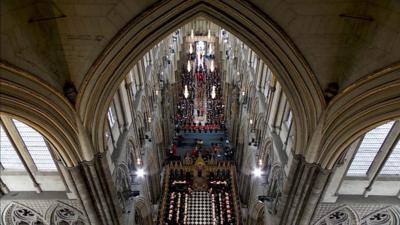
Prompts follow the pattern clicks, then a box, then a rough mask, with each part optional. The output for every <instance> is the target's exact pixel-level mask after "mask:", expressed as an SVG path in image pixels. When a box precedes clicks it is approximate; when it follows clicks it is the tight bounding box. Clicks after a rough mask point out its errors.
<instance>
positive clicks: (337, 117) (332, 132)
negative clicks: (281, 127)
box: [296, 64, 400, 168]
mask: <svg viewBox="0 0 400 225" xmlns="http://www.w3.org/2000/svg"><path fill="white" fill-rule="evenodd" d="M399 76H400V64H396V65H393V66H391V67H387V68H383V69H382V70H380V71H377V72H376V73H374V74H371V75H369V76H366V78H364V79H361V80H359V81H357V82H355V83H354V84H353V85H352V86H350V87H349V88H347V89H346V90H345V91H343V92H342V93H340V94H339V95H338V96H336V97H335V98H334V99H333V100H332V101H331V102H330V105H329V107H328V108H327V112H326V115H325V116H324V117H325V123H324V128H323V129H322V130H321V132H322V134H323V137H324V138H323V139H322V140H321V151H320V152H313V151H310V152H309V154H310V155H313V156H310V157H309V158H315V157H317V162H318V163H320V164H321V165H322V167H324V168H332V167H333V165H334V164H335V162H336V160H337V159H338V157H339V156H340V154H342V153H343V152H344V151H345V149H346V148H347V147H348V146H349V145H350V144H351V143H353V142H354V141H355V140H356V139H357V138H359V137H360V136H361V135H363V134H365V133H366V132H367V131H368V130H371V129H372V128H374V127H376V126H378V125H381V124H384V123H387V122H389V121H391V120H396V119H399V118H400V107H399V102H400V79H398V78H399ZM296 121H297V120H296Z"/></svg>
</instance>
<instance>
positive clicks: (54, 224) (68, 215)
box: [46, 201, 89, 225]
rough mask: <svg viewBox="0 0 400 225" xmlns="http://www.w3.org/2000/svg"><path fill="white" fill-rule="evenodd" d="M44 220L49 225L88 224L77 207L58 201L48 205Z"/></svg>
mask: <svg viewBox="0 0 400 225" xmlns="http://www.w3.org/2000/svg"><path fill="white" fill-rule="evenodd" d="M46 220H47V221H50V225H88V224H89V223H88V221H87V219H86V216H85V215H84V213H83V212H82V211H81V210H79V209H78V208H76V207H74V206H72V205H69V204H66V203H65V202H62V201H58V202H57V203H56V204H53V205H52V206H50V207H49V209H48V210H47V212H46Z"/></svg>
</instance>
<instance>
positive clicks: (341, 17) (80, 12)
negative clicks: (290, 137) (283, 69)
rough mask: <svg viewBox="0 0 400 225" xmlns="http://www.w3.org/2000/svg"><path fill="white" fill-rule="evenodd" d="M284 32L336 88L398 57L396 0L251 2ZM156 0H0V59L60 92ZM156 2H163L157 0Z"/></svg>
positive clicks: (322, 81)
mask: <svg viewBox="0 0 400 225" xmlns="http://www.w3.org/2000/svg"><path fill="white" fill-rule="evenodd" d="M250 2H251V4H253V5H254V7H255V8H258V9H259V10H261V11H263V13H264V14H265V15H266V17H269V18H270V19H272V20H273V21H274V22H276V23H277V25H278V26H279V27H280V28H281V29H282V30H283V31H284V32H285V33H286V34H287V35H288V36H289V38H290V39H291V40H292V41H293V43H294V44H295V46H296V47H297V48H298V49H299V51H300V52H301V54H302V55H303V56H304V58H305V59H306V61H307V63H308V64H309V65H310V66H311V69H312V70H313V73H314V74H315V76H316V77H317V79H318V81H319V83H320V85H321V89H324V88H325V87H326V85H327V84H328V83H329V82H337V83H338V84H339V86H340V88H341V89H343V88H345V87H347V86H349V85H350V84H351V83H353V82H354V81H356V80H357V79H360V78H362V77H363V76H367V75H369V74H371V73H373V72H374V71H377V70H379V69H382V68H384V67H387V66H390V65H393V64H395V63H400V2H399V1H396V0H392V1H390V0H380V1H364V0H342V1H333V0H332V1H331V0H329V1H327V0H317V1H315V0H298V1H292V0H269V1H264V0H252V1H250ZM156 3H157V1H155V0H131V1H129V0H101V1H93V0H79V1H72V0H60V1H50V0H40V1H13V0H5V1H1V7H0V9H1V36H0V37H1V60H2V61H3V63H4V62H5V63H10V64H13V65H15V66H17V67H20V68H21V69H24V70H26V71H29V72H30V73H32V74H34V75H36V76H38V77H39V78H40V79H42V80H44V81H46V82H47V83H49V84H50V85H51V86H53V87H55V88H56V89H58V90H60V91H62V87H63V85H64V82H65V81H66V80H71V81H73V82H74V84H75V85H76V87H77V88H79V86H80V85H81V84H82V81H83V78H84V76H85V74H86V73H87V72H88V70H89V68H90V67H91V65H92V64H93V63H94V62H95V61H96V58H97V57H98V56H99V55H100V54H101V52H102V51H103V50H104V49H105V48H106V46H107V45H108V44H109V43H110V41H111V40H112V39H113V37H115V36H116V35H117V34H118V32H120V31H121V29H123V27H124V26H125V25H127V24H128V23H129V22H130V21H133V20H134V18H135V17H137V16H138V15H140V14H142V13H144V12H146V11H147V10H151V9H152V7H153V5H154V4H156ZM162 4H168V2H167V1H162Z"/></svg>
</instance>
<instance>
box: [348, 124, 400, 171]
mask: <svg viewBox="0 0 400 225" xmlns="http://www.w3.org/2000/svg"><path fill="white" fill-rule="evenodd" d="M393 124H394V121H391V122H389V123H386V124H383V125H381V126H379V127H377V128H375V129H373V130H371V131H369V132H368V133H366V134H365V136H364V138H363V140H362V142H361V144H360V147H359V148H358V150H357V153H356V155H355V156H354V159H353V162H352V163H351V165H350V168H349V170H348V171H347V175H348V176H365V175H366V174H367V172H368V169H369V167H370V166H371V164H372V162H373V161H374V159H375V156H376V154H377V153H378V151H379V149H380V148H381V146H382V144H383V142H384V141H385V139H386V136H387V135H388V133H389V132H390V129H391V128H392V126H393Z"/></svg>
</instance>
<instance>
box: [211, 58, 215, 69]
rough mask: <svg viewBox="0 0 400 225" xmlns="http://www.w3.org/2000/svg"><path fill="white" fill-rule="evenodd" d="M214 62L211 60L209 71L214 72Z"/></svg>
mask: <svg viewBox="0 0 400 225" xmlns="http://www.w3.org/2000/svg"><path fill="white" fill-rule="evenodd" d="M214 69H215V68H214V60H211V65H210V71H211V72H214Z"/></svg>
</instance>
